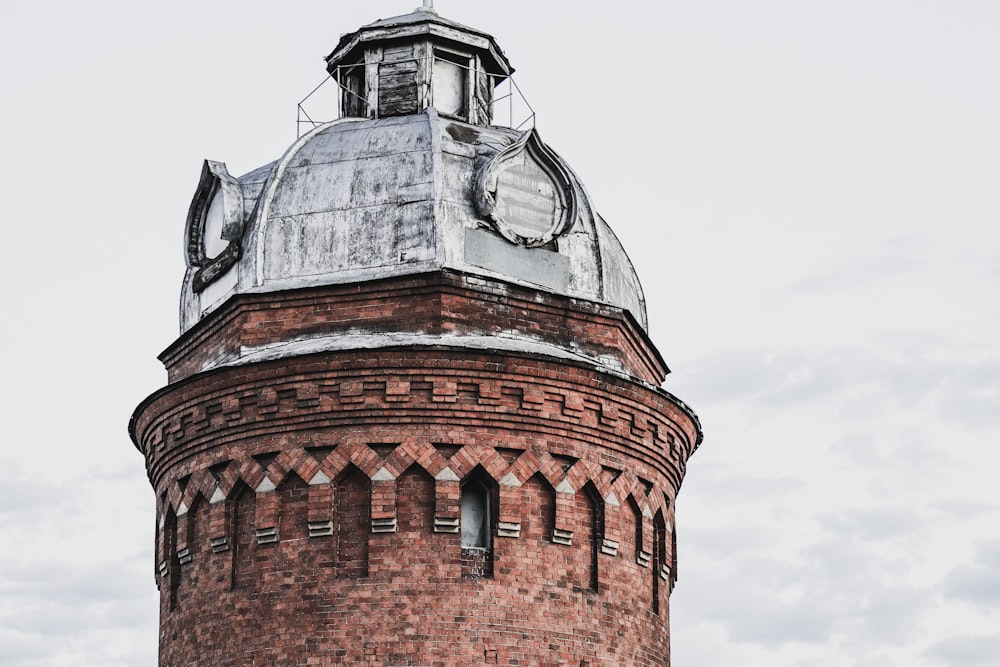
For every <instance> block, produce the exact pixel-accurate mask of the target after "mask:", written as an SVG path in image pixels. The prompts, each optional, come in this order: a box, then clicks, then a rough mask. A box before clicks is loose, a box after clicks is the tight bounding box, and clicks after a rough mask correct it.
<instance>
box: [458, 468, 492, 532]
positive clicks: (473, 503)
mask: <svg viewBox="0 0 1000 667" xmlns="http://www.w3.org/2000/svg"><path fill="white" fill-rule="evenodd" d="M462 547H463V548H475V549H489V548H490V492H489V489H488V488H486V486H485V485H484V484H483V483H482V482H480V481H479V480H472V481H469V482H467V483H466V484H465V486H463V487H462Z"/></svg>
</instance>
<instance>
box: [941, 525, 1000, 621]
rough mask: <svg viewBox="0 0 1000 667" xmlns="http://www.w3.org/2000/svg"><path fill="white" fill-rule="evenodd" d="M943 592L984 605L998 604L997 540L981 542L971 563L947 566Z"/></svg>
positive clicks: (999, 566)
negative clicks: (950, 567) (984, 543)
mask: <svg viewBox="0 0 1000 667" xmlns="http://www.w3.org/2000/svg"><path fill="white" fill-rule="evenodd" d="M944 594H945V596H946V597H948V598H950V599H954V600H960V601H963V602H967V603H969V604H973V605H979V606H982V607H985V608H987V609H997V608H1000V542H996V543H990V544H986V545H983V546H981V547H980V548H979V549H978V550H977V554H976V559H975V562H974V563H973V564H971V565H959V566H958V567H955V568H953V569H952V570H950V571H949V572H948V574H947V575H946V576H945V579H944Z"/></svg>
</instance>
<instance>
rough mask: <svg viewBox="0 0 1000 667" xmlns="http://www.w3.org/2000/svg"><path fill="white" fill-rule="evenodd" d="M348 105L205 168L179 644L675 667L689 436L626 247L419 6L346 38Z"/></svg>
mask: <svg viewBox="0 0 1000 667" xmlns="http://www.w3.org/2000/svg"><path fill="white" fill-rule="evenodd" d="M326 62H327V68H328V71H329V73H330V75H331V77H332V78H333V79H334V80H335V81H336V82H337V84H338V85H339V90H340V100H341V108H340V115H341V118H339V119H338V120H335V121H332V122H329V123H326V124H323V125H320V126H318V127H317V128H315V129H314V130H313V131H311V132H310V133H308V134H306V135H305V136H303V137H301V138H300V139H299V140H298V141H296V142H295V143H294V144H293V145H292V146H291V147H290V148H289V149H288V150H287V151H286V152H285V154H284V155H282V156H281V157H280V158H279V159H278V160H276V161H275V162H272V163H270V164H267V165H265V166H263V167H261V168H259V169H257V170H255V171H252V172H250V173H249V174H246V175H245V176H242V177H239V178H235V177H233V176H231V175H230V174H229V173H228V171H227V169H226V166H225V164H223V163H220V162H211V161H206V162H205V165H204V168H203V170H202V174H201V180H200V182H199V185H198V188H197V190H196V192H195V195H194V199H193V201H192V203H191V208H190V211H189V214H188V219H187V226H186V229H185V241H186V253H187V263H188V267H189V268H188V270H187V273H186V275H185V278H184V282H183V288H182V295H181V334H180V337H179V338H178V339H177V340H176V341H175V342H174V343H173V344H172V345H170V347H169V348H168V349H167V350H166V351H165V352H163V353H162V355H161V356H160V359H161V360H162V361H163V363H164V364H165V366H166V368H167V371H168V384H167V386H165V387H164V388H163V389H161V390H159V391H157V392H156V393H154V394H153V395H152V396H150V397H149V398H147V399H146V400H145V401H143V402H142V404H141V405H140V406H139V407H138V408H137V409H136V411H135V414H134V415H133V418H132V421H131V424H130V433H131V435H132V439H133V441H134V442H135V445H136V447H137V448H138V449H139V451H140V452H142V454H143V455H144V456H145V460H146V468H147V471H148V474H149V479H150V481H151V483H152V485H153V488H154V490H155V493H156V498H157V510H156V511H157V520H156V580H157V584H158V586H159V590H160V659H159V660H160V665H161V667H185V666H188V665H202V666H206V667H208V666H211V667H227V666H231V667H243V666H245V665H262V666H272V665H281V666H283V667H291V666H293V665H380V666H389V665H425V666H428V665H457V666H464V665H481V664H498V665H572V666H573V667H578V666H582V665H588V666H596V665H606V666H608V667H612V666H622V665H627V666H632V665H635V666H639V665H642V666H649V665H668V664H669V661H670V660H669V654H670V650H669V647H670V644H669V624H668V607H669V604H668V601H669V596H670V591H671V589H672V588H673V584H674V581H675V579H676V575H677V567H676V548H675V543H676V541H675V531H674V499H675V497H676V494H677V491H678V488H679V487H680V485H681V480H682V478H683V475H684V470H685V464H686V461H687V459H688V457H689V456H690V455H691V453H692V452H693V451H694V449H695V448H696V447H697V446H698V444H699V442H700V439H701V431H700V427H699V424H698V420H697V417H696V416H695V414H694V413H693V412H692V411H691V410H690V409H689V408H688V407H686V406H685V405H684V404H683V403H682V402H681V401H679V400H678V399H676V398H674V397H673V396H671V395H670V394H669V393H667V392H666V391H664V390H663V389H661V388H660V385H661V383H662V382H663V380H664V378H665V376H666V374H667V372H668V370H667V367H666V365H665V364H664V362H663V360H662V358H661V357H660V354H659V353H658V352H657V350H656V348H655V347H654V346H653V344H652V343H651V342H650V340H649V338H648V336H647V332H646V312H645V302H644V299H643V294H642V290H641V287H640V285H639V282H638V279H637V278H636V274H635V272H634V270H633V268H632V265H631V263H630V262H629V259H628V257H627V256H626V254H625V252H624V250H623V249H622V247H621V245H620V244H619V242H618V240H617V239H616V238H615V236H614V234H613V233H612V232H611V230H610V228H609V227H608V226H607V224H606V223H605V222H604V220H603V219H602V218H601V217H600V216H599V215H598V214H597V213H596V211H595V210H594V208H593V207H592V206H591V203H590V201H589V199H588V196H587V194H586V191H585V190H584V188H583V187H582V185H581V183H580V182H579V180H578V178H577V176H576V175H575V174H574V173H573V171H572V170H571V169H570V168H569V167H568V166H567V165H566V163H565V162H564V161H563V160H562V158H560V157H559V156H558V155H557V154H556V153H555V152H553V151H552V149H551V148H549V147H548V146H547V145H546V144H545V143H543V142H542V140H541V139H540V137H539V135H538V133H537V132H536V131H535V130H534V129H530V130H526V131H524V130H515V129H510V128H507V127H501V126H498V125H496V124H494V121H493V102H494V90H495V88H496V86H498V85H499V84H500V83H501V82H503V81H504V80H505V79H507V78H508V77H509V76H510V74H511V72H512V68H511V65H510V63H509V62H508V60H507V58H506V57H505V55H504V54H503V52H502V51H501V50H500V48H499V47H498V46H497V44H496V42H495V41H494V39H493V38H492V37H491V36H489V35H487V34H485V33H483V32H480V31H478V30H474V29H471V28H468V27H465V26H462V25H460V24H457V23H455V22H453V21H449V20H447V19H444V18H442V17H440V16H439V15H438V14H437V13H435V12H434V10H433V9H431V8H429V7H425V8H422V9H418V10H416V11H414V12H413V13H411V14H409V15H406V16H401V17H397V18H393V19H387V20H382V21H378V22H376V23H372V24H370V25H367V26H364V27H362V28H361V29H359V30H358V31H357V32H354V33H352V34H349V35H345V36H344V37H343V38H342V39H341V40H340V42H339V44H338V45H337V47H336V48H335V49H334V51H333V52H332V53H331V54H330V55H329V56H328V57H327V59H326Z"/></svg>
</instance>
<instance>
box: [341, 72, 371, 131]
mask: <svg viewBox="0 0 1000 667" xmlns="http://www.w3.org/2000/svg"><path fill="white" fill-rule="evenodd" d="M337 83H339V84H340V113H341V115H343V116H344V117H348V118H365V117H367V116H368V99H367V97H368V89H367V86H366V85H365V66H364V64H362V63H358V64H356V65H348V66H344V67H338V68H337Z"/></svg>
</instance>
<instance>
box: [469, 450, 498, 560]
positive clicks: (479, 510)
mask: <svg viewBox="0 0 1000 667" xmlns="http://www.w3.org/2000/svg"><path fill="white" fill-rule="evenodd" d="M491 482H492V480H491V479H489V477H488V476H487V475H486V473H485V472H483V470H482V469H477V470H476V471H475V472H473V473H472V475H470V476H469V477H468V478H467V479H466V480H465V482H464V483H463V484H462V497H461V507H462V516H461V521H460V533H461V539H462V576H463V577H469V578H474V579H479V578H490V577H492V576H493V530H494V523H495V522H496V521H495V520H496V512H497V507H496V500H497V495H496V491H495V489H494V487H493V484H492V483H491Z"/></svg>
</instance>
